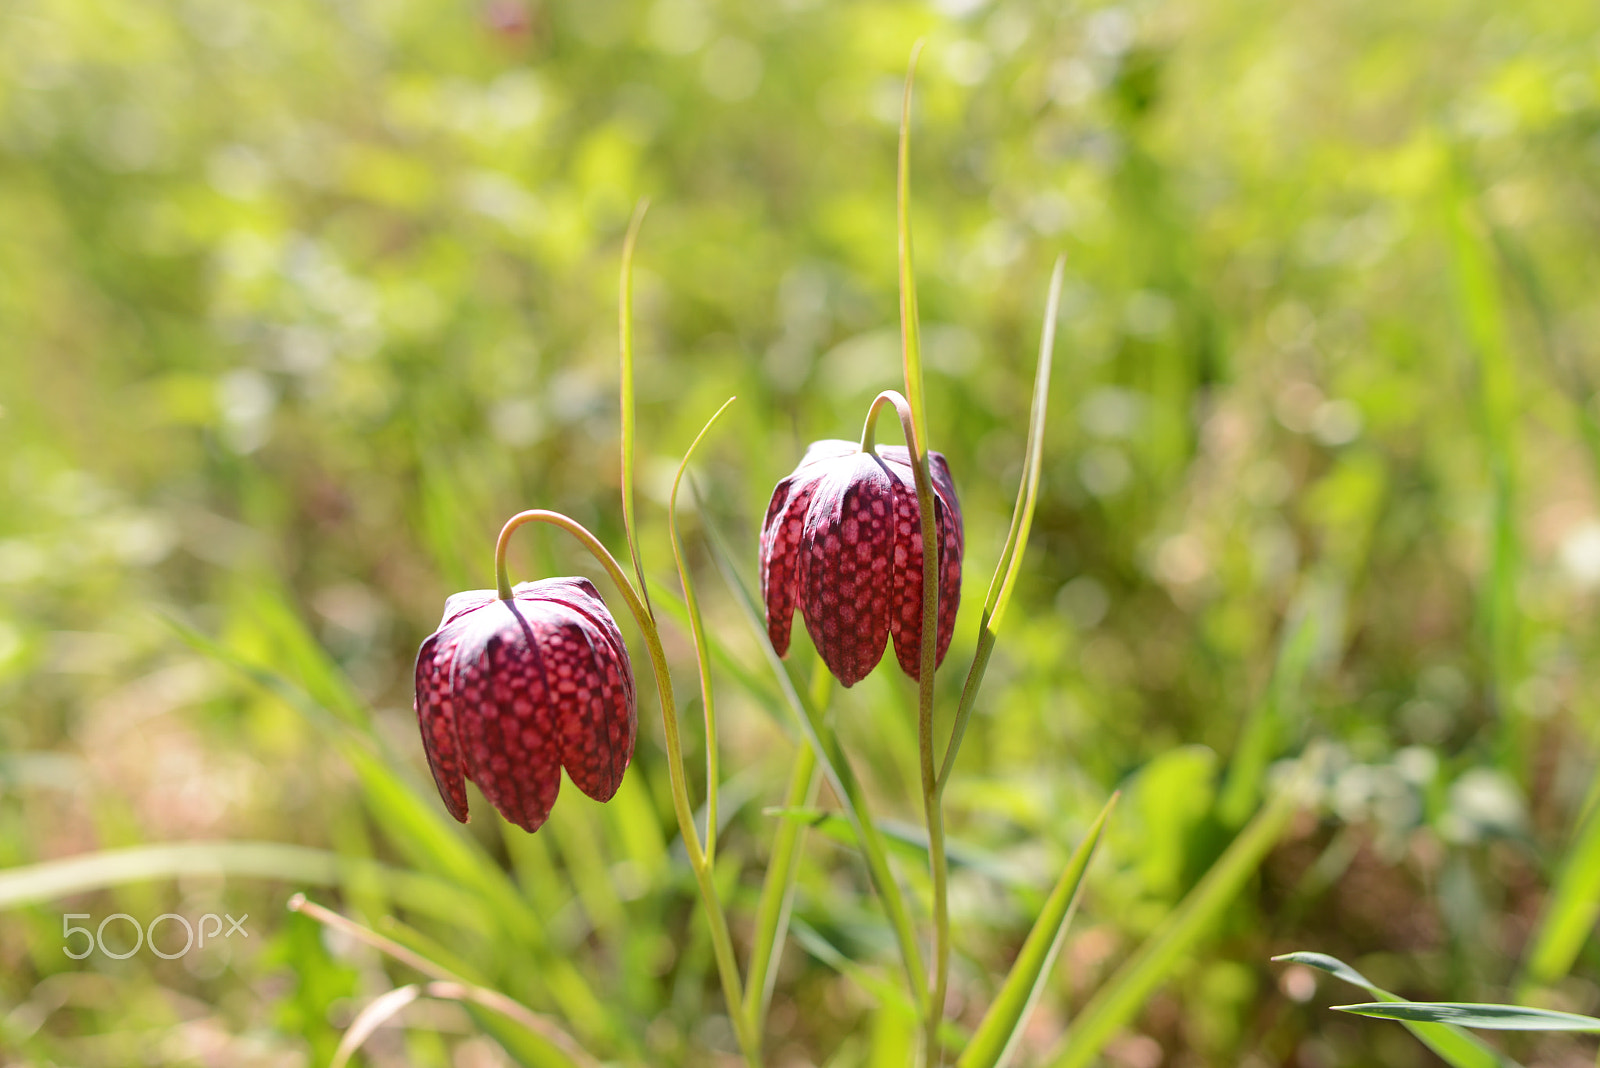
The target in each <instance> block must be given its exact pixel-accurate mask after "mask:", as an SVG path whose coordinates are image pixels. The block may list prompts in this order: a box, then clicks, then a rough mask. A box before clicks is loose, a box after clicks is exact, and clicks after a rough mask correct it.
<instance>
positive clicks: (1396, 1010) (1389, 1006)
mask: <svg viewBox="0 0 1600 1068" xmlns="http://www.w3.org/2000/svg"><path fill="white" fill-rule="evenodd" d="M1331 1007H1332V1008H1334V1009H1336V1010H1337V1011H1339V1012H1352V1013H1355V1014H1356V1015H1358V1016H1374V1017H1377V1018H1379V1019H1383V1020H1404V1021H1409V1022H1413V1023H1445V1024H1454V1025H1456V1026H1457V1027H1475V1028H1477V1029H1479V1030H1480V1031H1588V1032H1596V1031H1600V1020H1597V1019H1595V1018H1594V1017H1593V1016H1579V1015H1578V1014H1576V1013H1571V1012H1552V1011H1550V1010H1549V1009H1525V1008H1523V1007H1521V1006H1520V1005H1479V1004H1473V1003H1471V1002H1465V1001H1398V1002H1395V1001H1378V1002H1373V1003H1371V1004H1365V1005H1334V1006H1331Z"/></svg>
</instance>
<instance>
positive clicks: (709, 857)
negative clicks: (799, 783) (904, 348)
mask: <svg viewBox="0 0 1600 1068" xmlns="http://www.w3.org/2000/svg"><path fill="white" fill-rule="evenodd" d="M737 399H738V398H736V397H729V398H728V399H727V400H725V401H723V402H722V407H720V408H718V409H717V410H716V412H715V413H714V414H713V415H712V416H711V418H710V419H708V420H706V425H705V426H703V427H701V428H700V433H699V434H697V435H695V439H694V441H692V442H690V443H689V451H687V452H685V453H684V454H683V462H682V463H680V464H679V465H678V473H677V475H675V476H674V477H673V479H672V495H671V496H670V497H669V498H668V499H667V537H668V538H669V539H670V540H671V542H672V559H673V560H674V561H675V562H676V563H677V565H678V580H679V581H680V582H682V583H683V603H684V606H685V607H686V608H687V609H688V612H689V633H690V634H691V635H692V636H693V637H694V655H695V660H696V661H697V662H698V664H699V667H700V704H701V706H702V707H703V708H704V709H705V717H706V863H707V864H715V863H716V858H717V783H718V781H719V770H718V760H717V704H716V701H715V700H714V699H713V698H712V694H711V650H710V648H709V646H707V644H706V627H705V622H704V621H703V620H702V619H701V617H700V601H699V598H697V597H696V596H695V592H694V579H693V578H691V577H690V575H689V565H688V563H687V562H685V560H684V559H683V539H681V538H680V537H678V486H679V485H680V484H681V483H682V482H683V473H684V471H685V470H687V469H688V467H689V457H691V456H693V455H694V450H695V449H696V447H698V446H699V444H700V441H701V439H702V438H704V437H705V436H706V434H707V432H708V431H710V429H711V426H712V424H713V423H715V422H716V421H717V419H718V418H720V417H721V415H722V413H723V412H725V411H727V410H728V405H730V404H732V403H733V402H734V401H735V400H737Z"/></svg>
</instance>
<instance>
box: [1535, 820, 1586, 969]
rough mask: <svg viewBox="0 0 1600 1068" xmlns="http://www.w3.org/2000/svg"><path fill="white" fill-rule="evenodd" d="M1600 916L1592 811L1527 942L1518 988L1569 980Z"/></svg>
mask: <svg viewBox="0 0 1600 1068" xmlns="http://www.w3.org/2000/svg"><path fill="white" fill-rule="evenodd" d="M1596 917H1600V814H1597V813H1596V812H1594V811H1590V812H1589V813H1588V815H1587V818H1585V819H1584V821H1583V824H1582V825H1581V826H1580V827H1579V828H1578V834H1577V836H1576V838H1575V839H1574V841H1573V842H1572V844H1571V845H1570V846H1569V847H1568V848H1567V855H1566V858H1565V860H1564V861H1563V862H1562V866H1561V871H1560V874H1558V875H1557V876H1556V881H1555V885H1554V886H1553V887H1551V889H1550V897H1549V899H1548V900H1547V901H1546V902H1545V906H1544V914H1543V915H1542V916H1541V917H1540V919H1539V926H1538V928H1537V929H1536V930H1535V932H1534V936H1533V938H1532V940H1531V941H1530V943H1529V949H1528V955H1527V959H1526V962H1525V963H1524V965H1523V976H1522V981H1521V983H1519V985H1518V986H1519V990H1525V989H1526V988H1527V987H1530V986H1548V985H1550V984H1551V983H1554V982H1557V981H1558V980H1560V979H1563V978H1565V977H1566V975H1567V973H1568V972H1570V971H1571V970H1572V965H1573V962H1575V961H1576V960H1577V959H1578V953H1579V951H1580V950H1582V949H1583V946H1584V943H1586V942H1587V941H1588V940H1589V935H1590V933H1591V932H1592V931H1593V930H1594V924H1595V919H1596ZM1519 996H1521V995H1520V994H1519Z"/></svg>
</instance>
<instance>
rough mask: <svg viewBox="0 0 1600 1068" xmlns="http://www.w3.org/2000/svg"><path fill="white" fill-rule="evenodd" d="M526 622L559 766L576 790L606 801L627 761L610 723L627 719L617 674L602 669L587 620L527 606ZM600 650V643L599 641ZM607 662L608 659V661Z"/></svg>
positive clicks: (552, 606)
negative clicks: (551, 716) (551, 713)
mask: <svg viewBox="0 0 1600 1068" xmlns="http://www.w3.org/2000/svg"><path fill="white" fill-rule="evenodd" d="M530 609H531V610H530V612H529V621H530V623H532V625H533V628H534V633H535V634H536V636H537V640H538V644H539V656H540V660H541V662H542V663H543V665H544V672H545V678H546V680H547V682H548V684H549V687H550V691H549V692H550V699H551V701H552V703H553V704H554V707H555V723H556V730H557V732H558V734H559V737H560V745H561V763H562V766H563V767H565V768H566V769H567V774H568V775H570V776H571V777H572V782H573V784H574V785H575V786H577V787H578V789H580V790H582V791H583V792H584V793H586V794H588V795H589V796H590V797H592V798H594V799H595V800H596V801H609V800H610V799H611V796H612V795H613V794H615V793H616V792H617V787H619V786H621V785H622V773H623V772H624V771H626V770H627V767H628V757H629V756H630V755H631V754H629V753H625V752H623V751H622V750H621V747H620V746H619V745H617V744H616V743H617V742H618V741H620V740H621V739H620V734H621V733H622V732H621V731H614V730H613V721H615V720H622V719H626V718H627V715H626V712H627V710H626V707H625V706H626V701H625V700H624V694H623V683H622V677H621V673H620V672H619V671H617V670H616V665H615V663H614V662H612V663H611V668H612V670H610V671H609V672H608V671H607V670H606V667H605V665H603V664H602V663H601V658H600V657H599V656H598V655H597V650H596V648H595V644H596V643H595V640H594V639H595V638H597V637H599V636H598V635H593V634H591V629H592V628H591V627H590V626H589V625H588V622H587V620H586V618H585V617H584V616H583V615H582V614H581V613H579V612H576V611H574V610H573V609H571V608H569V607H568V606H566V605H562V604H557V603H555V602H552V601H547V602H543V603H541V604H539V605H537V606H530ZM601 644H602V646H603V644H604V639H601ZM608 660H609V658H608Z"/></svg>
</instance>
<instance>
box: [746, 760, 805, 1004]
mask: <svg viewBox="0 0 1600 1068" xmlns="http://www.w3.org/2000/svg"><path fill="white" fill-rule="evenodd" d="M819 780H820V776H819V774H818V772H817V758H816V754H814V753H813V752H812V751H811V747H810V746H808V745H802V746H801V747H800V748H799V751H798V752H796V753H795V758H794V766H793V767H792V768H791V769H790V771H789V788H788V790H787V791H786V792H785V794H784V806H785V808H786V809H793V808H798V807H801V806H804V805H808V804H810V803H811V802H813V801H815V800H816V796H817V787H818V784H819ZM804 832H805V827H804V826H803V825H802V824H800V823H798V822H795V821H785V822H784V823H783V824H782V825H780V826H779V827H778V833H777V834H775V835H773V837H772V856H771V860H769V861H768V863H767V873H766V875H765V876H763V878H762V881H761V898H760V900H759V901H758V902H757V904H756V926H755V933H754V934H753V935H752V936H751V939H750V974H749V979H748V981H747V982H746V984H745V990H744V1001H745V1005H744V1010H745V1015H746V1016H748V1017H749V1018H750V1020H751V1022H752V1024H753V1025H754V1027H755V1030H756V1031H757V1032H758V1033H759V1032H760V1031H761V1029H762V1026H763V1021H764V1020H765V1018H766V1014H767V1006H768V1005H769V1004H770V1003H771V1001H772V985H773V980H774V979H776V978H777V974H778V961H779V960H780V958H781V957H782V955H783V943H784V940H785V934H786V933H787V931H788V928H789V913H790V910H791V909H792V908H793V906H794V885H795V873H796V871H797V870H798V869H799V866H800V849H801V847H802V846H803V845H804V843H805V834H804Z"/></svg>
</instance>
